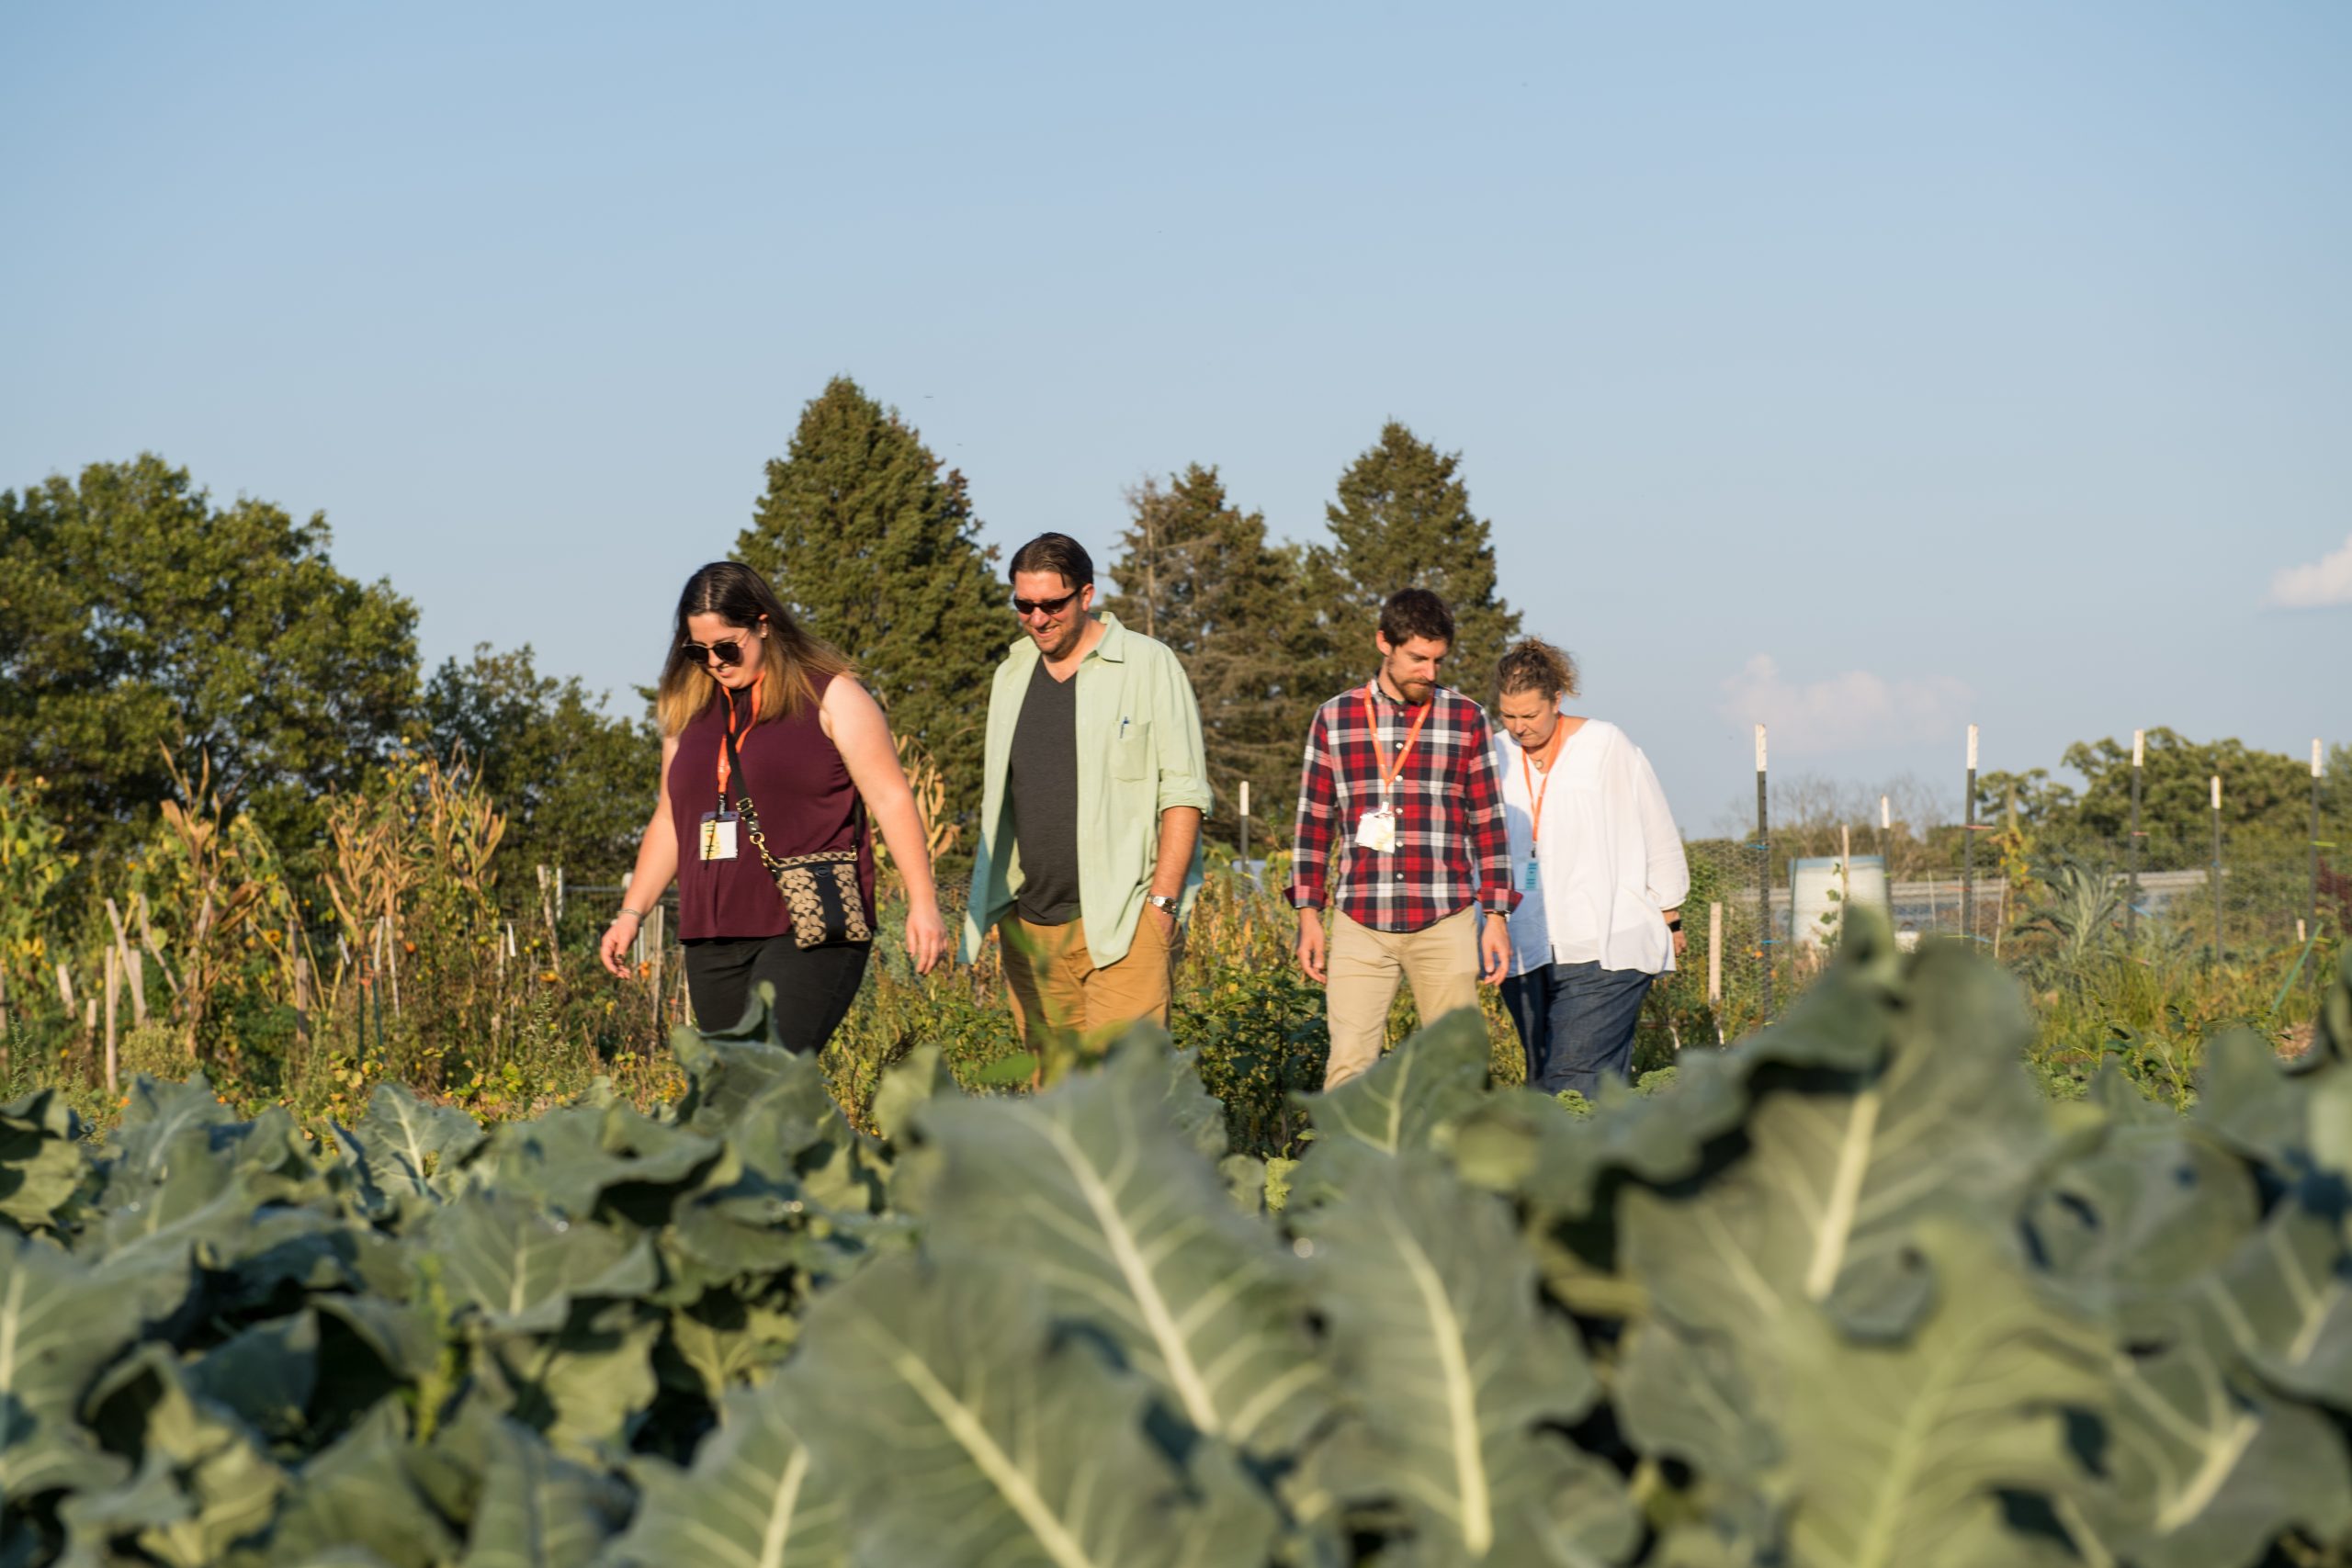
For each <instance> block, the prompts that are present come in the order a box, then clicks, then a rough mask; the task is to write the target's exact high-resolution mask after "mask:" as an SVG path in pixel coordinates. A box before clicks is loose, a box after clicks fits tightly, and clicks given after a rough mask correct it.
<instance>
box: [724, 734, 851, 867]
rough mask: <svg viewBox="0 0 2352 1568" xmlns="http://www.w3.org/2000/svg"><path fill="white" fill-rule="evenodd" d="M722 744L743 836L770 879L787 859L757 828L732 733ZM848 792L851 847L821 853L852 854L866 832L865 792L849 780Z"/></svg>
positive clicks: (749, 783) (757, 816) (746, 778)
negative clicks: (734, 786)
mask: <svg viewBox="0 0 2352 1568" xmlns="http://www.w3.org/2000/svg"><path fill="white" fill-rule="evenodd" d="M721 744H722V745H724V746H725V747H726V748H727V767H728V770H729V773H730V774H731V775H732V776H733V777H735V778H737V779H740V780H741V781H742V782H741V786H740V788H741V793H740V794H738V795H737V796H736V799H735V810H736V813H737V815H739V816H741V818H743V836H744V837H745V838H748V839H750V840H752V848H753V849H755V850H757V851H759V852H760V863H761V864H762V865H764V866H766V867H767V869H768V878H769V880H770V881H774V880H775V874H777V873H778V872H780V871H784V870H786V869H788V865H787V863H786V862H784V861H781V860H778V859H777V858H776V857H775V854H774V853H773V852H771V851H770V850H769V849H768V836H767V835H766V834H765V833H763V832H762V831H761V830H760V814H759V812H758V811H756V810H755V809H753V808H752V777H751V774H750V773H747V772H745V771H744V768H743V760H742V758H741V756H740V755H739V754H738V753H737V752H736V750H735V737H734V735H733V734H732V733H729V735H728V736H727V737H726V739H724V740H723V741H722V742H721ZM849 794H850V820H851V822H852V824H853V827H852V829H851V833H850V847H849V848H848V849H847V850H846V851H843V850H824V851H820V852H819V853H820V854H827V855H839V854H844V853H846V854H849V855H853V856H854V855H855V854H856V853H857V847H858V840H861V839H863V838H864V837H865V795H862V794H860V793H859V792H858V788H857V785H856V783H855V781H852V783H851V784H850V792H849ZM808 858H810V857H808V856H802V855H795V856H794V857H793V859H794V860H796V861H798V860H805V859H808ZM783 896H784V890H783V889H782V888H778V889H777V890H776V897H783Z"/></svg>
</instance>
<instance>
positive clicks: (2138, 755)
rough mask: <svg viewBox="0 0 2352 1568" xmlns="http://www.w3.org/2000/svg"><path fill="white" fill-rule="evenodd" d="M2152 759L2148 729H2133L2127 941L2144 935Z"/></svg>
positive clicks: (2128, 943) (2125, 918) (2129, 943)
mask: <svg viewBox="0 0 2352 1568" xmlns="http://www.w3.org/2000/svg"><path fill="white" fill-rule="evenodd" d="M2147 760H2148V732H2147V731H2146V730H2144V729H2135V730H2133V731H2132V732H2131V846H2130V847H2131V901H2130V902H2129V903H2127V904H2125V905H2124V906H2123V942H2124V945H2125V946H2127V947H2130V946H2136V945H2137V944H2138V942H2139V939H2140V837H2141V834H2140V770H2141V768H2142V767H2143V765H2144V764H2145V763H2146V761H2147Z"/></svg>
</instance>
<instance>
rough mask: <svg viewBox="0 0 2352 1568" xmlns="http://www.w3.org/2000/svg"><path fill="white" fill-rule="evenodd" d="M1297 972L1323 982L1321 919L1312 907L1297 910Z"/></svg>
mask: <svg viewBox="0 0 2352 1568" xmlns="http://www.w3.org/2000/svg"><path fill="white" fill-rule="evenodd" d="M1298 967H1299V972H1300V973H1302V974H1304V975H1305V976H1306V977H1307V978H1308V979H1310V980H1312V981H1314V982H1315V983H1316V984H1317V985H1318V986H1319V985H1321V984H1323V921H1322V919H1320V918H1319V917H1318V916H1317V914H1316V913H1315V911H1314V910H1312V909H1301V910H1300V911H1299V912H1298Z"/></svg>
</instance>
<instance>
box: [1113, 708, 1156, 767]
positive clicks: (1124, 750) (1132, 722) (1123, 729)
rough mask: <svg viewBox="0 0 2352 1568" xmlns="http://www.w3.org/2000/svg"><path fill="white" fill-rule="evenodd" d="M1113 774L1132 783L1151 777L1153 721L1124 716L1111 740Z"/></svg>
mask: <svg viewBox="0 0 2352 1568" xmlns="http://www.w3.org/2000/svg"><path fill="white" fill-rule="evenodd" d="M1111 776H1112V777H1113V778H1114V779H1125V780H1127V781H1128V782H1130V783H1132V782H1135V781H1136V780H1139V779H1148V778H1149V777H1151V721H1150V720H1149V719H1143V718H1122V719H1121V720H1119V733H1118V737H1117V739H1114V740H1113V741H1112V742H1111Z"/></svg>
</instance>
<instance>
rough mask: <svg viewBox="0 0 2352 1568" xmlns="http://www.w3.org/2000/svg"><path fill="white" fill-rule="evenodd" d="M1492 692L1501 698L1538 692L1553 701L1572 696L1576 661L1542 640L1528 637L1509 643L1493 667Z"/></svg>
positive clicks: (1574, 685) (1575, 686) (1574, 688)
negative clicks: (1493, 685) (1493, 688)
mask: <svg viewBox="0 0 2352 1568" xmlns="http://www.w3.org/2000/svg"><path fill="white" fill-rule="evenodd" d="M1495 689H1496V690H1497V691H1498V692H1499V693H1501V694H1503V695H1505V696H1509V695H1510V694H1511V693H1513V692H1541V693H1543V694H1544V695H1545V696H1547V697H1550V698H1552V699H1554V700H1555V701H1556V700H1558V699H1559V698H1561V697H1564V696H1565V697H1573V696H1575V695H1576V694H1577V661H1576V660H1573V659H1571V658H1569V657H1568V656H1567V655H1566V654H1565V653H1563V652H1561V651H1560V650H1559V649H1556V648H1554V647H1553V646H1552V645H1551V644H1550V643H1548V642H1545V641H1544V639H1543V638H1541V637H1529V638H1528V639H1527V640H1526V641H1525V642H1519V643H1513V644H1512V645H1511V646H1510V649H1509V650H1508V651H1506V652H1505V653H1504V654H1503V657H1502V662H1500V663H1499V664H1498V665H1496V666H1495Z"/></svg>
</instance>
